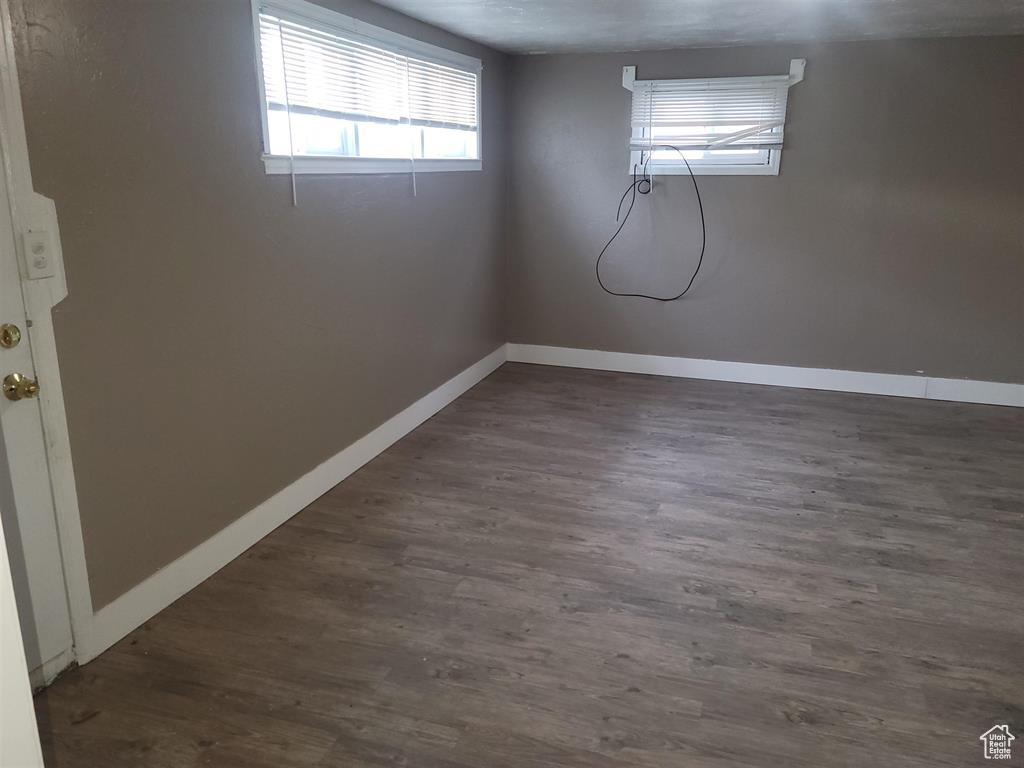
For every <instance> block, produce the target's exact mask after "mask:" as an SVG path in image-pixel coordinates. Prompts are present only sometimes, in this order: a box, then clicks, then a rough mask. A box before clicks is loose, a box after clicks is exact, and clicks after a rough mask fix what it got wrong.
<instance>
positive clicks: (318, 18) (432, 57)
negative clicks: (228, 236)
mask: <svg viewBox="0 0 1024 768" xmlns="http://www.w3.org/2000/svg"><path fill="white" fill-rule="evenodd" d="M251 5H252V25H253V43H254V45H255V51H256V77H257V79H258V82H259V92H260V93H259V96H260V103H259V110H260V123H261V126H262V129H263V155H262V158H263V168H264V171H266V173H267V174H268V175H275V174H284V175H292V174H296V175H316V174H319V175H337V174H359V173H367V174H370V173H372V174H397V173H411V172H412V171H413V168H414V166H415V172H416V173H436V172H439V171H482V170H483V145H484V142H483V136H484V126H483V114H482V113H483V110H482V102H483V69H484V65H483V62H482V61H480V59H477V58H474V57H472V56H467V55H465V54H463V53H458V52H457V51H450V50H448V49H447V48H441V47H440V46H437V45H431V44H430V43H425V42H423V41H422V40H416V39H415V38H412V37H406V36H405V35H400V34H398V33H397V32H392V31H391V30H390V29H384V28H383V27H376V26H374V25H372V24H367V23H366V22H365V21H360V20H359V19H354V18H352V17H351V16H345V15H344V14H341V13H338V12H337V11H332V10H330V9H329V8H324V7H323V6H320V5H316V4H315V3H310V2H306V0H251ZM264 9H271V10H273V11H277V12H280V13H282V14H283V15H285V16H287V17H289V18H292V19H295V20H296V21H300V22H301V21H306V22H313V23H316V24H318V25H322V26H324V27H328V28H330V29H331V30H334V31H337V32H340V33H342V34H346V33H347V34H350V35H354V36H356V37H357V38H360V39H364V40H368V41H370V42H372V43H377V44H379V45H381V46H384V47H386V48H387V49H389V50H397V51H400V52H402V53H408V54H410V55H412V56H415V57H417V58H421V59H425V60H427V61H435V62H438V63H440V64H450V65H453V66H455V67H459V68H460V69H465V70H467V71H473V72H476V73H477V76H478V77H477V96H476V105H477V130H476V154H477V159H475V160H463V159H451V160H424V159H419V158H417V159H416V160H415V162H414V161H413V160H411V159H409V158H377V157H333V156H325V157H311V156H309V155H302V156H296V157H294V158H293V157H292V156H290V155H274V154H271V153H270V152H269V148H270V128H269V126H268V125H267V91H266V85H265V84H264V82H263V54H262V50H261V44H260V12H261V11H262V10H264Z"/></svg>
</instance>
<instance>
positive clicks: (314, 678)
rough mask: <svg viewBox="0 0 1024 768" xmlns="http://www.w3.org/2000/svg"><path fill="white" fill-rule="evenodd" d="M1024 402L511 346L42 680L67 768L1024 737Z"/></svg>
mask: <svg viewBox="0 0 1024 768" xmlns="http://www.w3.org/2000/svg"><path fill="white" fill-rule="evenodd" d="M1022 594H1024V411H1022V410H1018V409H1010V408H998V407H987V406H970V405H957V404H949V403H939V402H925V401H918V400H905V399H896V398H883V397H869V396H859V395H849V394H836V393H824V392H809V391H801V390H795V389H780V388H772V387H758V386H747V385H736V384H727V383H715V382H702V381H685V380H672V379H662V378H656V377H643V376H633V375H627V374H614V373H600V372H593V371H576V370H567V369H557V368H543V367H534V366H527V365H512V364H509V365H506V366H504V367H503V368H502V369H500V370H499V371H498V372H496V373H495V374H493V375H492V376H491V377H490V378H488V379H487V380H486V381H484V382H483V383H481V384H480V385H479V386H477V387H476V388H475V389H473V390H472V391H471V392H470V393H468V394H467V395H465V396H464V397H462V398H461V399H459V400H458V401H457V402H456V403H454V404H453V405H452V406H450V407H449V408H447V409H446V410H445V411H443V412H442V413H441V414H439V415H438V416H437V417H435V418H434V419H432V420H430V421H429V422H428V423H426V424H425V425H423V426H422V427H421V428H419V429H418V430H416V431H415V432H414V433H413V434H411V435H409V436H408V437H407V438H406V439H404V440H402V441H401V442H400V443H398V444H397V445H395V446H394V447H393V448H391V449H390V450H388V451H387V452H386V453H384V454H383V455H381V456H380V457H378V458H377V459H376V460H374V461H373V462H372V463H371V464H369V465H367V466H366V467H365V468H364V469H362V470H361V471H359V472H358V473H357V474H355V475H353V476H352V477H351V478H350V479H349V480H347V481H346V482H345V483H343V484H342V485H340V486H339V487H337V488H336V489H334V490H333V491H332V492H331V493H329V494H328V495H326V496H325V497H323V498H322V499H320V500H319V501H317V502H316V503H315V504H313V505H312V506H311V507H310V508H309V509H307V510H305V511H304V512H302V513H301V514H300V515H298V516H297V517H296V518H295V519H293V520H292V521H291V522H289V523H288V524H286V525H285V526H283V527H282V528H280V529H279V530H277V531H276V532H275V533H274V534H272V535H271V536H269V537H268V538H267V539H265V540H264V541H263V542H261V543H260V544H258V545H257V546H256V547H254V548H253V549H252V550H250V551H249V552H248V553H246V554H245V555H244V556H242V557H241V558H239V559H238V560H236V561H235V562H234V563H232V564H231V565H230V566H228V567H227V568H225V569H224V570H223V571H221V572H220V573H218V574H217V575H216V576H214V577H213V578H212V579H210V580H209V581H207V582H206V583H205V584H203V585H202V586H200V587H199V588H197V589H196V590H195V591H193V592H192V593H190V594H189V595H187V596H186V597H184V598H183V599H181V600H180V601H178V602H177V603H176V604H175V605H173V606H172V607H170V608H169V609H168V610H166V611H164V612H163V613H161V614H160V615H159V616H157V617H156V618H154V619H153V620H152V621H150V622H149V623H148V624H146V625H145V626H144V627H142V628H140V629H139V630H138V631H136V632H135V633H133V634H132V635H131V636H130V637H128V638H126V639H125V640H124V641H122V642H121V643H119V644H118V645H117V646H116V647H115V648H113V649H112V650H111V651H109V652H108V653H106V654H105V655H104V656H102V657H101V658H100V659H98V660H96V661H95V662H93V663H92V664H89V665H88V666H86V667H84V668H82V669H79V670H75V671H73V672H71V673H69V674H68V675H67V676H65V677H64V678H62V679H61V680H59V681H58V682H57V684H55V685H54V686H53V687H52V688H51V689H50V690H49V691H47V692H46V693H45V694H42V695H40V696H39V697H38V698H37V703H38V712H39V717H40V722H41V729H42V732H43V738H44V741H45V748H46V751H47V755H48V760H49V763H48V764H49V765H51V766H59V768H79V767H81V768H118V767H120V766H125V767H127V766H131V768H140V767H143V768H148V767H151V766H165V767H167V768H171V767H173V768H183V767H188V766H225V767H234V766H237V767H238V768H243V767H244V768H263V767H266V768H307V767H310V766H318V767H326V766H332V767H333V766H337V767H338V768H341V767H342V766H344V767H345V768H351V767H362V766H366V767H369V766H374V767H377V766H392V767H393V766H405V767H407V768H505V767H508V768H512V767H513V766H515V767H516V768H518V767H520V766H522V767H523V768H526V767H529V768H546V767H551V768H555V767H556V766H557V767H559V768H564V767H574V766H580V767H582V766H587V767H588V768H589V767H593V768H613V767H614V768H620V767H621V768H625V767H626V766H628V767H629V768H670V767H671V768H679V767H680V766H682V767H684V768H727V767H728V768H732V767H734V766H736V767H738V766H744V767H745V768H750V767H751V766H756V767H761V766H779V767H780V768H782V767H785V768H800V767H802V766H806V767H807V768H810V767H812V766H813V767H814V768H823V767H829V766H868V767H871V768H874V767H883V768H888V767H890V766H891V767H894V768H895V767H897V766H909V767H911V768H914V767H918V766H919V767H920V768H941V767H942V766H949V767H950V768H954V767H955V768H964V766H970V765H985V764H987V762H986V761H985V760H984V758H983V756H982V743H981V741H980V740H979V739H978V737H979V736H980V735H981V734H982V733H983V732H984V731H986V730H988V729H989V728H991V727H992V726H993V725H996V724H1003V723H1006V724H1008V725H1009V726H1010V730H1011V732H1013V733H1014V734H1015V735H1017V736H1018V741H1017V742H1016V745H1019V746H1014V748H1013V749H1014V751H1015V752H1017V751H1019V752H1020V756H1016V755H1015V757H1014V760H1013V761H1011V763H1010V764H1012V765H1024V611H1022V608H1024V598H1022Z"/></svg>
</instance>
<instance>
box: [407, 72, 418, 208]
mask: <svg viewBox="0 0 1024 768" xmlns="http://www.w3.org/2000/svg"><path fill="white" fill-rule="evenodd" d="M410 79H411V78H410V75H409V57H408V56H406V57H405V114H406V119H407V120H408V121H409V165H410V166H411V167H412V196H413V197H419V193H418V191H417V189H416V141H415V137H414V135H413V130H412V93H411V86H410V84H409V80H410Z"/></svg>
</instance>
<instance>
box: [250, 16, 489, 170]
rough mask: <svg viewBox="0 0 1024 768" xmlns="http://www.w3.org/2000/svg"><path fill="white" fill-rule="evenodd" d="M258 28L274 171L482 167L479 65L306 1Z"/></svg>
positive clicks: (268, 145)
mask: <svg viewBox="0 0 1024 768" xmlns="http://www.w3.org/2000/svg"><path fill="white" fill-rule="evenodd" d="M255 21H256V37H257V41H258V46H259V74H260V78H261V86H262V95H263V98H264V104H263V107H264V127H265V143H266V147H265V149H266V157H265V159H266V161H267V169H268V171H275V170H276V171H280V172H285V173H290V172H292V171H293V170H296V171H298V172H310V173H322V172H332V171H335V172H341V173H353V172H356V173H358V172H369V173H382V172H383V173H387V172H394V171H402V170H405V171H415V172H420V171H431V170H479V169H480V120H479V94H480V73H481V64H480V61H479V60H477V59H473V58H470V57H468V56H463V55H462V54H458V53H455V52H453V51H447V50H445V49H442V48H437V47H435V46H431V45H428V44H426V43H421V42H419V41H416V40H412V39H410V38H406V37H402V36H400V35H397V34H395V33H392V32H390V31H388V30H384V29H379V28H376V27H372V26H370V25H368V24H364V23H362V22H359V21H357V20H355V19H350V18H348V17H346V16H342V15H341V14H338V13H335V12H333V11H329V10H327V9H324V8H321V7H320V6H317V5H314V4H312V3H306V2H302V0H265V1H263V2H257V4H256V6H255Z"/></svg>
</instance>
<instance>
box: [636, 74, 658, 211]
mask: <svg viewBox="0 0 1024 768" xmlns="http://www.w3.org/2000/svg"><path fill="white" fill-rule="evenodd" d="M657 87H658V84H657V82H654V83H651V90H650V93H649V94H648V96H647V99H648V101H647V106H648V111H647V141H648V144H649V146H648V147H647V162H648V164H649V165H650V173H649V174H647V190H648V192H647V194H653V192H654V163H653V162H651V161H652V160H654V91H655V89H657ZM640 159H641V160H643V155H641V156H640Z"/></svg>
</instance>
